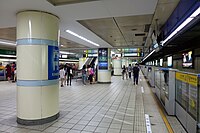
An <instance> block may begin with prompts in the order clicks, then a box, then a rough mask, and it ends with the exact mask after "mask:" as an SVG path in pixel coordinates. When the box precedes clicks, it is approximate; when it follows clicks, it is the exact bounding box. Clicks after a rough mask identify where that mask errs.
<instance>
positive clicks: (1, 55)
mask: <svg viewBox="0 0 200 133" xmlns="http://www.w3.org/2000/svg"><path fill="white" fill-rule="evenodd" d="M0 57H16V56H15V55H3V54H0Z"/></svg>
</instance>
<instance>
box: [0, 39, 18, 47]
mask: <svg viewBox="0 0 200 133" xmlns="http://www.w3.org/2000/svg"><path fill="white" fill-rule="evenodd" d="M0 44H8V45H12V46H16V43H12V42H8V41H2V40H0Z"/></svg>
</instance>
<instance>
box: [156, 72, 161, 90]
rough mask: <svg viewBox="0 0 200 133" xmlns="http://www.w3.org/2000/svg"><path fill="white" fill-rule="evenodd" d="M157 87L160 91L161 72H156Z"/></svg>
mask: <svg viewBox="0 0 200 133" xmlns="http://www.w3.org/2000/svg"><path fill="white" fill-rule="evenodd" d="M155 85H156V86H157V87H158V88H159V89H160V70H159V69H156V70H155Z"/></svg>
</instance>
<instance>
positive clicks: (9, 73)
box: [6, 64, 11, 82]
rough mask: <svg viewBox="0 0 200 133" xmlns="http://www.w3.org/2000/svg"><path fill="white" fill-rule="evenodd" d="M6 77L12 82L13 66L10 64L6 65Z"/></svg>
mask: <svg viewBox="0 0 200 133" xmlns="http://www.w3.org/2000/svg"><path fill="white" fill-rule="evenodd" d="M6 78H7V80H8V82H10V79H11V66H10V64H7V65H6Z"/></svg>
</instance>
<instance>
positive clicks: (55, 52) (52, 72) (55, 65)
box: [48, 46, 59, 80]
mask: <svg viewBox="0 0 200 133" xmlns="http://www.w3.org/2000/svg"><path fill="white" fill-rule="evenodd" d="M58 78H59V48H58V46H48V80H54V79H58Z"/></svg>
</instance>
